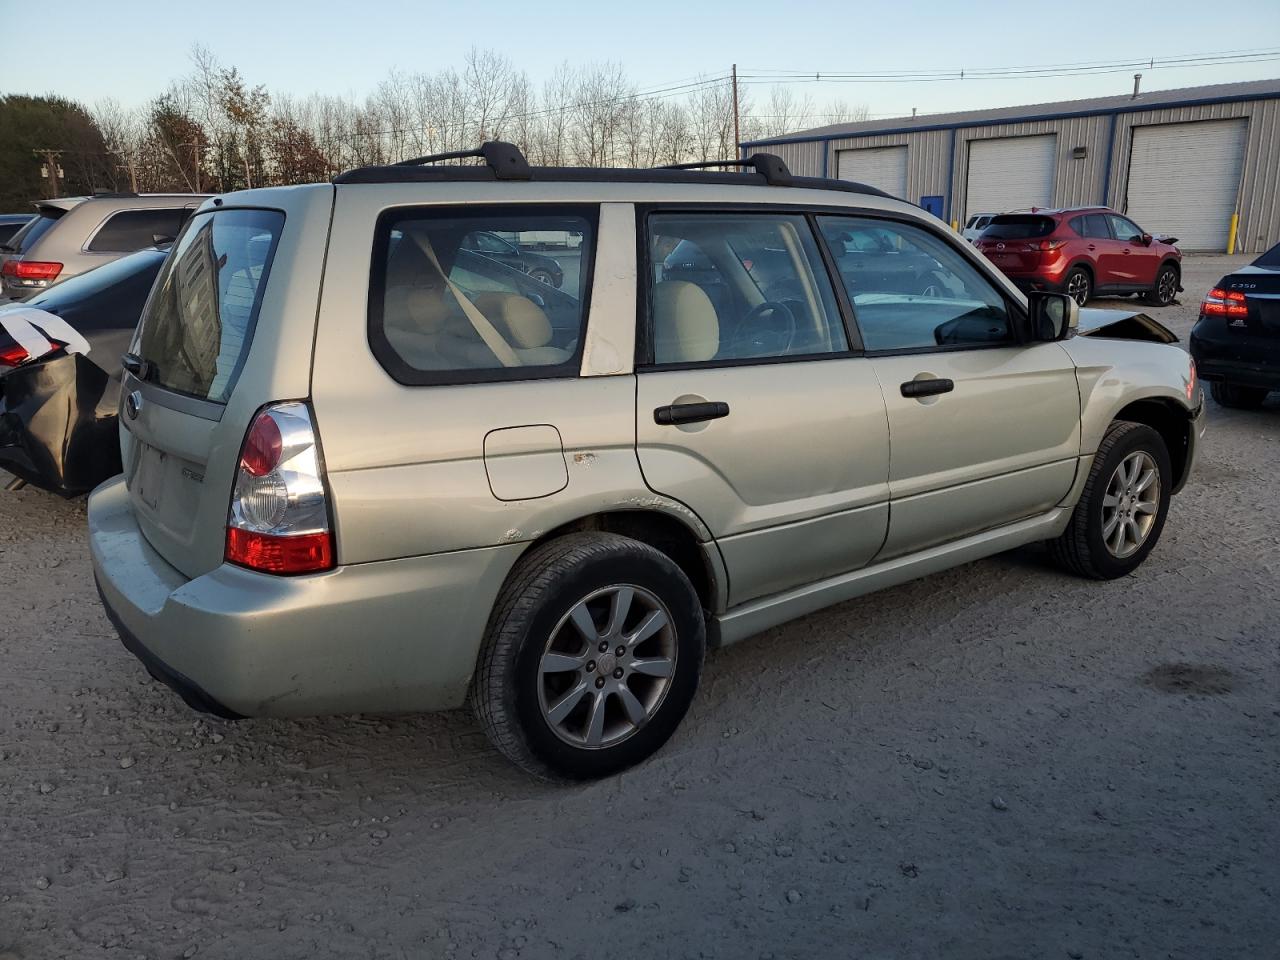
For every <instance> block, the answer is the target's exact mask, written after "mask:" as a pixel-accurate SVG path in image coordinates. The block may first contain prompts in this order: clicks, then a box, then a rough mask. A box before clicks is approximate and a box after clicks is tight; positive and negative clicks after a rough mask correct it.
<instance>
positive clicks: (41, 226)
mask: <svg viewBox="0 0 1280 960" xmlns="http://www.w3.org/2000/svg"><path fill="white" fill-rule="evenodd" d="M63 213H64V211H62V210H57V209H54V208H49V209H47V210H41V211H40V216H38V217H36V218H35V219H34V220H31V221H28V223H27V225H26V226H24V227H23V228H22V229H21V230H19V231H18V232H17V233H15V234H14V235H13V236H12V237H11V238H10V240H9V246H10V247H11V248H12V249H13V250H14V251H16V252H17V253H26V252H27V251H28V250H30V249H31V248H32V247H33V246H34V245H35V242H36V241H37V240H39V239H40V238H41V237H43V236H44V235H45V234H46V233H48V232H49V228H50V227H52V226H53V225H54V224H55V223H57V222H58V221H59V220H61V219H62V216H63Z"/></svg>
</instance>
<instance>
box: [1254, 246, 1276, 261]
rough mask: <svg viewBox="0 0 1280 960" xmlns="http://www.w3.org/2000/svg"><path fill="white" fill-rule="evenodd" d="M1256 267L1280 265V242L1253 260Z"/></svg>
mask: <svg viewBox="0 0 1280 960" xmlns="http://www.w3.org/2000/svg"><path fill="white" fill-rule="evenodd" d="M1253 265H1254V266H1255V267H1280V243H1277V244H1276V245H1275V246H1274V247H1272V248H1271V249H1270V250H1268V251H1267V252H1266V253H1264V254H1263V255H1262V256H1260V257H1259V258H1258V259H1257V260H1255V261H1253Z"/></svg>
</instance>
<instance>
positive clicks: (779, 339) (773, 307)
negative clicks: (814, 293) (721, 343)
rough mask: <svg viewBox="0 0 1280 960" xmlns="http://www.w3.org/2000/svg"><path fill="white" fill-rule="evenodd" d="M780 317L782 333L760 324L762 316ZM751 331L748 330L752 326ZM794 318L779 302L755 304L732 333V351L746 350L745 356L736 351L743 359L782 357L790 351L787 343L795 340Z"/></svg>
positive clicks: (771, 324) (771, 301)
mask: <svg viewBox="0 0 1280 960" xmlns="http://www.w3.org/2000/svg"><path fill="white" fill-rule="evenodd" d="M769 315H771V316H774V317H779V316H780V317H782V318H784V320H785V322H786V327H785V329H779V328H778V327H777V326H776V325H774V324H773V323H760V320H761V319H762V318H763V317H765V316H769ZM753 324H754V325H755V329H752V325H753ZM796 328H797V324H796V315H795V314H794V313H792V312H791V308H790V307H788V306H787V305H786V304H785V303H783V302H782V301H780V300H766V301H765V302H764V303H758V304H756V305H755V306H754V307H752V308H751V310H750V311H749V312H748V313H747V315H746V316H745V317H743V318H742V319H741V320H739V321H738V326H737V329H736V330H735V331H734V334H735V335H734V340H733V342H734V346H735V348H743V347H747V348H749V352H744V351H742V350H741V349H738V351H737V352H738V353H739V354H740V355H745V356H756V357H761V356H776V355H779V354H784V353H786V352H787V351H788V350H790V349H791V343H792V341H793V340H795V338H796Z"/></svg>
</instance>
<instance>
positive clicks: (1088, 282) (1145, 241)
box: [977, 207, 1182, 307]
mask: <svg viewBox="0 0 1280 960" xmlns="http://www.w3.org/2000/svg"><path fill="white" fill-rule="evenodd" d="M1177 242H1178V241H1177V238H1175V237H1153V236H1152V235H1151V234H1149V233H1147V232H1146V231H1145V230H1143V229H1142V228H1141V227H1139V226H1138V225H1137V224H1136V223H1134V222H1133V221H1132V220H1130V219H1129V218H1128V217H1125V216H1122V215H1120V214H1118V213H1116V212H1115V211H1114V210H1109V209H1107V208H1106V207H1073V208H1070V209H1066V210H1037V209H1034V208H1033V209H1032V210H1031V211H1030V212H1028V213H1003V214H1001V215H1000V216H998V217H994V218H992V220H991V223H990V224H989V225H988V226H987V228H986V229H985V230H983V231H982V236H981V237H979V238H978V242H977V247H978V249H979V250H981V251H982V252H983V253H984V254H986V255H987V258H988V259H989V260H990V261H991V262H992V263H994V264H995V265H996V266H997V267H999V268H1000V269H1001V270H1002V271H1003V272H1004V274H1005V276H1007V277H1008V278H1009V279H1010V280H1012V281H1013V282H1014V283H1016V284H1017V285H1018V286H1019V287H1021V288H1022V289H1023V290H1026V291H1031V290H1053V291H1057V292H1059V293H1069V294H1070V295H1071V296H1072V297H1073V298H1074V299H1075V301H1076V303H1078V304H1080V305H1081V306H1084V304H1085V301H1087V300H1088V299H1089V298H1090V297H1092V296H1096V295H1117V294H1129V293H1140V294H1145V296H1146V299H1147V303H1150V304H1152V305H1153V306H1157V307H1163V306H1167V305H1168V304H1170V303H1173V298H1174V297H1176V296H1177V295H1178V291H1180V290H1181V289H1182V254H1181V252H1179V250H1178V248H1177V247H1175V246H1174V244H1175V243H1177Z"/></svg>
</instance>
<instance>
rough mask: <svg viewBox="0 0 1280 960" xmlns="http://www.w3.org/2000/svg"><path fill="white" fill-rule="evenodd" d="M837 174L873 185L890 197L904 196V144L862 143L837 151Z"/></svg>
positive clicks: (840, 176) (905, 189)
mask: <svg viewBox="0 0 1280 960" xmlns="http://www.w3.org/2000/svg"><path fill="white" fill-rule="evenodd" d="M836 176H838V177H839V178H840V179H841V180H856V181H857V182H858V183H865V184H867V185H868V186H872V187H876V188H877V189H879V190H883V191H884V192H885V193H887V194H889V195H890V196H893V197H900V198H901V199H903V200H905V199H906V197H907V148H906V147H864V148H862V149H861V150H841V151H840V152H839V153H838V154H836Z"/></svg>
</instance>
